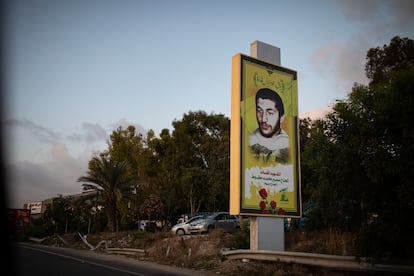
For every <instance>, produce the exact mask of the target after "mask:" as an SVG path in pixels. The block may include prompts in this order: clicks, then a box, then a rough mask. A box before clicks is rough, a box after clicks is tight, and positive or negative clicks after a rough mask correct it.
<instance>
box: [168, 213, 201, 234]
mask: <svg viewBox="0 0 414 276" xmlns="http://www.w3.org/2000/svg"><path fill="white" fill-rule="evenodd" d="M203 217H204V216H194V217H192V218H190V219H188V220H186V221H184V222H181V223H177V224H176V225H174V226H173V227H171V232H173V233H174V234H177V235H189V234H191V228H192V227H194V226H195V224H194V223H195V222H196V221H197V220H199V219H202V218H203Z"/></svg>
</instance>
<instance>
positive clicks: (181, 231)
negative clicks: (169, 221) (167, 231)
mask: <svg viewBox="0 0 414 276" xmlns="http://www.w3.org/2000/svg"><path fill="white" fill-rule="evenodd" d="M176 233H177V235H180V236H181V235H184V234H185V232H184V230H183V229H177V231H176Z"/></svg>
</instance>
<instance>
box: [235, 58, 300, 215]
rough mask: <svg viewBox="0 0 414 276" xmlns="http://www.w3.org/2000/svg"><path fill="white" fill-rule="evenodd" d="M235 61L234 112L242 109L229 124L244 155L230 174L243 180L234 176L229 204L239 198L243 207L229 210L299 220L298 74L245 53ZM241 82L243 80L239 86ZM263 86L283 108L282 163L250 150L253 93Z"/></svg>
mask: <svg viewBox="0 0 414 276" xmlns="http://www.w3.org/2000/svg"><path fill="white" fill-rule="evenodd" d="M233 63H236V65H235V64H233V70H234V71H236V72H233V73H235V74H233V78H236V80H233V88H232V90H233V91H232V94H233V95H232V110H235V111H239V114H237V115H236V112H233V111H232V120H231V121H232V124H233V123H235V124H239V126H240V127H236V126H234V125H232V137H233V138H234V136H235V135H238V136H239V138H240V140H241V141H240V143H236V144H238V146H239V150H240V151H241V152H240V153H238V154H234V156H237V155H239V156H240V158H241V160H239V162H238V164H239V166H240V169H238V170H237V169H235V168H236V166H237V165H236V162H237V160H235V159H234V158H233V157H232V156H231V163H232V165H231V168H232V169H233V172H231V176H232V175H233V174H234V173H239V174H240V177H235V176H234V175H233V177H231V191H230V194H231V205H234V204H237V203H235V200H237V198H238V200H239V204H240V206H236V207H234V206H230V207H231V208H230V209H233V210H234V211H237V210H238V211H239V213H240V214H249V213H254V214H257V215H269V214H271V215H275V216H289V217H294V216H299V215H300V212H299V211H300V210H299V209H300V205H301V204H300V177H299V156H298V154H299V150H298V148H299V143H298V93H297V75H296V72H295V71H292V70H290V69H286V68H282V67H280V66H275V65H269V64H267V63H264V62H262V61H257V60H255V59H253V58H251V57H247V56H243V55H241V54H238V55H236V56H235V57H234V58H233ZM238 63H240V64H238ZM237 66H240V70H237ZM238 81H240V83H239V85H238V83H237V82H238ZM261 88H270V89H272V90H274V91H276V92H277V93H278V94H279V96H280V97H281V98H282V101H283V104H284V109H285V119H284V121H283V123H282V125H281V127H282V129H283V130H284V131H285V132H286V134H287V135H288V136H289V159H288V161H287V162H286V163H283V164H281V163H278V162H277V161H276V160H267V161H265V160H262V159H257V158H256V156H255V155H254V154H253V153H252V152H251V150H250V146H249V143H248V139H249V138H248V137H249V135H250V134H251V133H253V132H254V131H255V130H256V129H257V127H258V123H257V120H256V103H255V95H256V92H257V91H258V90H259V89H261ZM233 105H239V106H237V107H234V106H233ZM235 116H239V119H236V118H234V117H235ZM233 140H234V139H232V142H233ZM232 149H233V150H232V151H231V152H232V153H235V151H237V149H236V148H235V147H232ZM232 155H233V154H232ZM232 179H233V181H232ZM235 181H239V183H238V185H239V188H238V189H237V188H235V186H236V185H237V184H236V183H234V182H235ZM262 189H264V190H265V191H266V193H265V194H266V198H265V199H264V198H263V193H261V192H260V190H262ZM232 190H234V192H235V193H238V196H235V195H232ZM232 199H233V200H232ZM264 200H265V201H266V204H267V206H266V208H265V210H263V208H261V207H260V204H261V201H264ZM271 201H274V202H275V203H276V205H277V208H275V209H273V208H270V207H269V203H270V202H271ZM274 202H272V203H274ZM262 204H263V203H262ZM269 211H270V212H269Z"/></svg>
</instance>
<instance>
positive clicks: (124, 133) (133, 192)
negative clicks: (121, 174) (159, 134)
mask: <svg viewBox="0 0 414 276" xmlns="http://www.w3.org/2000/svg"><path fill="white" fill-rule="evenodd" d="M144 148H145V139H144V138H143V136H142V134H141V133H136V131H135V127H134V126H128V127H127V128H126V129H122V127H118V128H117V129H116V130H114V131H113V132H112V134H111V135H110V143H109V149H108V152H109V154H110V156H111V159H112V160H114V161H117V162H125V163H126V164H127V166H126V172H125V173H126V175H127V176H128V177H131V178H135V180H136V181H134V183H131V185H132V184H133V186H131V187H130V189H126V190H125V191H124V193H123V195H122V199H121V200H120V201H119V202H118V211H119V213H120V217H121V221H120V226H121V227H122V228H126V229H129V228H131V227H134V226H136V223H137V221H138V220H139V209H140V205H141V204H142V203H143V202H144V198H145V197H144V189H145V187H144V185H143V183H142V181H140V180H141V177H140V173H139V166H140V165H139V164H140V163H141V162H142V161H141V158H140V157H141V155H142V153H143V151H144Z"/></svg>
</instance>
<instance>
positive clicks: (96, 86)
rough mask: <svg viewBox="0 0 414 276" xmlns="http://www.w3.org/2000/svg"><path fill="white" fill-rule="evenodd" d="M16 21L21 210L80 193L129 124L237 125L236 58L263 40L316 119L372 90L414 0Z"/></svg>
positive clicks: (38, 12) (8, 40) (44, 8)
mask: <svg viewBox="0 0 414 276" xmlns="http://www.w3.org/2000/svg"><path fill="white" fill-rule="evenodd" d="M3 15H4V19H3V24H4V28H3V29H4V30H3V64H4V65H3V67H4V70H3V71H4V72H3V79H4V88H3V90H4V93H3V95H2V118H1V119H2V126H1V127H2V134H3V137H2V140H3V145H2V146H3V148H4V151H3V152H4V157H3V160H4V163H5V164H4V167H5V171H6V174H7V179H6V180H7V183H6V187H7V188H6V196H7V201H8V202H7V203H6V205H7V207H8V208H23V205H24V204H25V203H32V202H38V201H42V200H45V199H48V198H52V197H56V196H58V195H63V196H65V195H71V194H77V193H81V192H82V185H81V183H80V182H77V179H78V178H79V177H80V176H83V175H85V174H86V171H87V168H88V161H89V160H90V159H91V158H92V157H93V156H94V155H96V154H97V153H99V152H102V151H104V150H106V149H108V143H107V142H108V139H109V136H110V134H111V133H112V131H113V130H115V129H117V128H118V127H122V128H126V127H127V126H129V125H134V126H135V127H136V129H137V131H139V132H141V133H143V134H145V133H146V132H147V131H148V130H149V129H152V130H154V132H155V134H156V135H158V134H159V133H160V132H161V130H162V129H164V128H167V129H170V130H172V122H173V121H175V120H178V121H179V120H181V119H182V118H183V115H184V114H186V113H188V112H191V111H205V112H207V113H208V114H224V115H225V116H227V117H228V118H230V110H231V104H230V96H231V61H232V57H233V56H234V55H236V54H238V53H242V54H245V55H250V54H251V53H250V46H251V43H252V42H254V41H261V42H264V43H266V44H270V45H272V46H275V47H278V48H280V52H281V66H283V67H286V68H289V69H292V70H295V71H297V73H298V104H299V113H300V117H301V118H304V117H310V118H312V119H316V118H319V117H320V116H323V114H325V113H326V112H327V111H329V107H330V106H331V105H332V104H334V103H335V101H337V100H343V99H346V97H347V95H348V93H349V92H350V91H351V89H352V87H353V86H354V84H355V83H358V84H367V83H368V80H367V78H366V76H365V70H364V66H365V62H366V59H365V57H366V53H367V51H368V50H369V49H370V48H376V47H383V46H384V45H386V44H389V42H390V40H391V39H392V38H393V37H394V36H400V37H408V38H410V39H414V1H411V0H392V1H391V0H389V1H388V0H376V1H375V0H348V1H345V0H343V1H339V0H325V1H323V0H315V1H307V0H303V1H300V0H292V1H279V0H269V1H268V0H257V1H251V0H249V1H244V0H238V1H233V0H209V1H201V0H200V1H198V0H135V1H130V0H113V1H112V0H83V1H80V0H70V1H63V0H36V1H33V0H13V1H11V0H10V1H6V4H4V11H3Z"/></svg>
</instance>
